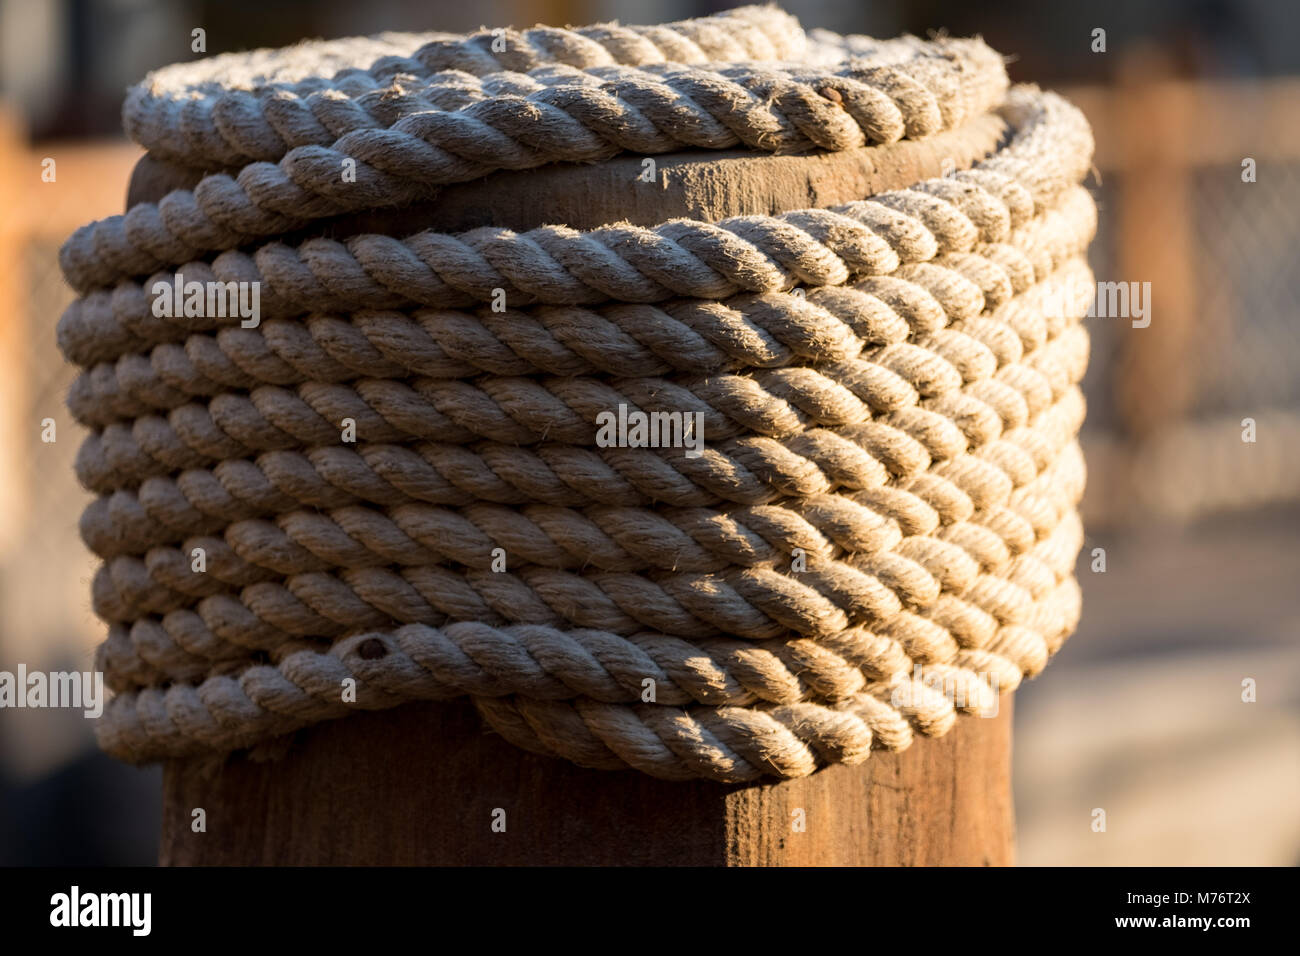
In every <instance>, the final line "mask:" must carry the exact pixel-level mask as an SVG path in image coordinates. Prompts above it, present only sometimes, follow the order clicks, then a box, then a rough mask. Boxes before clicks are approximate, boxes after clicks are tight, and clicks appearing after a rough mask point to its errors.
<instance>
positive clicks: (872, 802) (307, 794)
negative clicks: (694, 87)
mask: <svg viewBox="0 0 1300 956" xmlns="http://www.w3.org/2000/svg"><path fill="white" fill-rule="evenodd" d="M1003 132H1004V128H1003V124H1002V123H1001V121H1000V120H998V119H996V118H994V117H981V118H979V119H977V120H975V121H973V122H972V123H970V124H968V125H967V126H966V127H963V128H962V129H960V130H956V131H953V132H949V133H945V134H942V135H939V136H935V137H932V138H930V139H928V140H924V141H921V142H915V143H913V142H904V143H896V144H893V145H890V146H883V147H873V148H865V149H860V150H854V151H850V152H844V153H834V154H816V155H808V156H779V157H775V156H756V155H754V154H752V153H743V152H735V153H699V152H691V153H679V154H673V155H670V156H656V157H653V159H654V161H655V170H656V173H655V179H654V181H653V182H644V181H642V180H641V179H639V176H640V174H641V173H642V171H643V169H644V168H645V167H644V165H643V158H642V157H620V158H618V159H615V160H611V161H610V162H607V163H602V164H599V165H595V166H578V165H558V166H554V167H547V168H545V169H540V170H535V171H528V172H500V173H496V174H493V175H492V176H490V177H487V178H485V179H483V180H481V181H478V182H475V183H469V184H465V185H460V186H454V187H449V188H447V189H445V190H443V191H442V192H441V193H440V195H439V196H438V197H437V201H436V202H433V203H427V204H423V205H419V206H412V207H408V208H406V209H403V210H398V211H385V212H375V213H371V214H366V215H363V216H351V217H343V218H340V219H339V220H335V221H332V222H330V223H328V224H325V225H324V226H323V227H321V228H318V229H317V232H318V233H319V232H320V231H322V229H324V230H328V232H329V234H331V235H334V236H339V235H346V234H348V233H350V232H353V231H357V230H373V231H383V232H387V233H389V234H393V235H403V234H407V233H410V232H414V231H417V230H418V229H424V228H436V229H442V230H458V229H465V228H470V227H473V226H479V225H484V224H488V223H491V224H494V225H499V226H507V227H510V228H514V229H526V228H531V227H532V226H536V225H539V224H542V223H547V222H563V223H566V224H568V225H571V226H574V227H575V228H591V227H594V226H598V225H601V224H604V223H608V222H615V221H622V220H626V221H631V222H634V223H640V224H654V223H658V222H662V221H664V220H666V219H671V218H674V217H680V216H690V217H694V218H701V219H713V220H716V219H719V218H722V217H725V216H728V215H735V214H753V213H775V212H781V211H785V210H789V209H799V208H806V207H809V206H830V205H835V204H838V203H843V202H848V201H851V200H855V199H861V198H864V197H866V196H869V195H871V194H873V193H877V192H881V191H884V190H888V189H895V188H899V187H903V186H907V185H911V184H912V183H915V182H917V181H920V180H923V179H926V178H930V177H933V176H938V175H941V174H942V173H943V172H944V171H945V169H951V168H956V169H962V168H966V167H967V166H969V165H970V164H971V163H972V162H974V161H976V160H978V159H979V158H981V157H983V156H985V155H988V154H989V153H990V152H992V151H993V150H994V149H995V148H996V145H997V142H998V140H999V137H1000V136H1001V135H1002V133H1003ZM194 176H195V174H194V173H192V172H187V171H185V170H177V169H173V168H168V167H166V166H165V165H164V164H160V163H156V162H154V161H152V160H150V161H148V162H146V163H143V164H142V165H141V166H139V167H137V171H136V174H135V176H134V177H133V178H134V181H133V183H132V188H131V191H130V200H129V201H130V202H140V201H144V200H148V199H155V198H157V197H158V196H159V195H160V194H161V192H163V191H165V190H166V189H167V188H169V187H172V186H175V185H177V184H182V183H187V182H192V181H193V179H194ZM1009 703H1010V702H1009V700H1008V699H1004V700H1003V701H1002V709H1001V713H1000V714H999V715H998V716H997V717H995V718H989V719H977V718H973V717H963V718H962V719H961V720H959V722H958V724H957V726H956V728H955V729H954V730H953V731H951V732H950V733H949V734H948V735H947V736H946V737H944V738H941V739H938V740H926V739H923V738H919V739H918V740H917V742H916V743H915V744H914V745H913V746H912V747H911V749H910V750H908V751H906V752H904V753H901V754H890V753H885V752H879V753H875V754H873V755H872V757H871V759H870V760H868V761H867V762H866V763H864V764H862V765H859V766H855V767H846V766H842V765H841V766H833V767H829V768H827V769H825V770H823V771H821V772H819V773H817V774H814V775H812V776H810V777H807V778H803V779H799V780H790V781H784V782H773V783H768V784H757V785H752V786H720V785H718V784H713V783H707V782H695V783H668V782H664V781H660V780H655V779H653V778H650V777H648V776H645V775H643V774H640V773H636V772H631V771H629V772H618V773H615V772H608V771H593V770H584V769H582V768H579V767H576V766H573V765H570V764H568V763H566V762H564V761H560V760H554V759H548V758H543V757H538V756H535V755H533V754H529V753H526V752H524V751H521V750H519V749H517V748H515V747H513V746H511V745H509V744H507V743H506V742H505V741H503V740H501V739H500V738H499V737H497V736H495V735H494V734H490V733H488V732H485V731H484V729H483V728H482V726H481V724H480V722H479V720H478V718H477V715H476V714H475V713H474V710H473V707H472V705H471V704H470V703H469V702H468V701H466V700H461V701H455V702H451V703H441V704H428V703H421V704H410V705H407V706H404V707H400V708H397V709H395V710H392V711H387V712H383V713H358V714H356V715H353V716H351V717H349V718H347V719H344V720H339V721H334V722H331V723H327V724H322V725H319V726H316V727H313V728H310V729H309V730H306V731H303V732H301V733H300V734H299V735H298V736H297V738H296V739H295V740H294V742H293V743H292V745H291V746H290V748H289V752H288V753H287V755H285V756H284V757H283V758H282V759H280V760H278V761H273V762H264V763H256V762H253V761H251V760H249V759H248V758H247V757H244V756H234V757H232V758H230V759H229V760H227V761H225V762H224V764H222V765H220V766H218V767H214V766H213V761H211V760H204V759H196V760H186V761H173V762H171V763H170V764H169V765H168V766H167V768H166V772H165V783H164V794H165V810H164V819H163V834H162V851H161V862H163V863H165V864H324V863H335V864H340V863H343V864H402V863H404V864H611V865H618V864H637V865H645V864H653V865H674V864H695V865H782V864H784V865H806V864H909V865H910V864H961V865H1005V864H1009V863H1010V862H1011V860H1012V841H1013V829H1014V827H1013V820H1012V809H1011V795H1010V747H1011V732H1010V727H1011V724H1010V712H1009V711H1010V707H1009ZM200 807H201V808H203V810H204V811H205V816H206V824H207V825H206V832H202V833H195V832H193V831H192V829H191V822H192V820H193V816H192V814H193V811H194V810H195V809H196V808H200ZM498 809H499V810H503V811H504V812H505V825H506V828H505V832H497V831H494V830H493V828H492V826H491V824H492V822H493V813H494V811H496V810H498ZM797 811H802V814H799V813H797ZM800 817H802V819H803V820H804V821H805V822H806V829H803V830H800V829H798V828H797V827H796V826H795V823H796V821H797V820H798V819H799V818H800Z"/></svg>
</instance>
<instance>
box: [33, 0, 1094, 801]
mask: <svg viewBox="0 0 1300 956" xmlns="http://www.w3.org/2000/svg"><path fill="white" fill-rule="evenodd" d="M988 113H994V114H996V115H997V116H999V117H1001V119H1002V120H1003V121H1004V122H1005V123H1006V126H1007V129H1008V133H1007V136H1006V138H1005V140H1004V142H1003V143H1002V144H1001V146H1000V147H999V148H998V149H997V150H996V152H994V153H993V154H992V155H989V156H988V157H986V158H985V159H983V160H982V161H980V162H978V163H976V164H975V165H974V166H972V167H971V168H969V169H965V170H961V171H956V172H953V173H952V174H951V175H947V176H944V177H941V178H939V179H933V180H928V181H925V182H921V183H917V184H916V185H914V186H912V187H910V188H907V189H900V190H895V191H891V192H888V193H883V194H879V195H874V196H870V197H864V198H862V199H860V200H858V201H855V202H850V203H847V204H844V205H840V206H835V207H833V208H829V209H804V210H797V211H790V212H784V213H780V214H776V215H770V216H763V215H748V216H735V217H731V218H727V219H723V220H721V221H719V222H702V221H693V220H674V221H671V222H666V223H662V224H660V225H657V226H652V227H639V226H632V225H629V224H626V223H624V224H611V225H607V226H604V227H601V228H597V229H592V230H587V231H579V230H575V229H572V228H568V227H564V226H545V227H542V228H538V229H533V230H530V231H527V232H523V233H516V232H512V231H509V230H505V229H500V228H483V229H476V230H472V231H469V232H465V233H459V234H445V233H438V232H433V231H424V232H420V233H418V234H416V235H411V236H406V237H404V238H403V237H397V236H389V235H380V234H360V235H354V236H351V237H350V238H346V239H336V238H329V237H326V236H324V235H317V236H315V237H312V238H306V239H301V238H296V237H294V236H292V235H290V234H294V233H297V232H299V231H300V230H303V229H304V228H310V227H311V226H312V224H313V223H317V224H319V223H321V222H322V221H326V220H329V219H331V218H332V217H337V216H341V215H344V214H348V213H354V212H359V211H365V210H372V209H378V208H390V207H396V206H399V205H403V204H408V203H411V202H416V201H424V200H428V199H430V198H432V197H433V196H435V195H436V193H437V189H438V188H440V187H441V186H444V185H446V184H450V183H457V182H464V181H467V180H470V179H473V178H477V177H481V176H483V175H486V174H487V173H489V172H492V171H494V170H500V169H528V168H533V167H537V166H540V165H543V164H549V163H555V162H562V161H564V162H572V161H583V162H593V161H600V160H604V159H608V158H610V157H613V156H616V155H618V154H621V153H628V152H631V153H634V154H638V155H653V154H658V153H663V152H667V151H671V150H679V149H682V148H686V147H693V148H707V149H723V148H731V147H735V146H737V145H743V146H744V147H747V148H749V149H752V150H756V151H764V152H769V153H774V152H788V151H793V150H810V149H821V150H844V149H853V148H857V147H862V146H864V145H874V144H884V143H890V142H894V141H897V140H899V139H903V138H910V139H917V138H922V137H926V136H930V135H932V134H935V133H938V132H940V131H943V130H947V129H952V128H955V127H958V126H960V125H961V124H962V123H964V122H966V121H968V120H973V119H975V118H978V117H980V116H983V115H985V114H988ZM124 117H125V125H126V128H127V131H128V132H129V133H130V134H131V135H132V136H133V137H134V138H135V139H136V140H137V141H138V142H140V143H141V144H142V145H144V146H145V147H147V148H148V149H149V150H150V152H151V154H153V155H154V156H156V157H159V158H163V159H166V160H168V161H170V162H173V163H175V164H177V165H180V166H189V167H193V168H196V169H206V170H213V169H220V170H221V171H217V172H210V173H209V174H208V175H206V176H204V177H203V178H202V179H201V181H199V182H198V185H197V186H196V187H195V188H194V189H192V190H175V191H173V192H171V193H169V194H168V195H167V196H166V197H165V198H163V199H162V200H161V201H159V202H157V203H139V204H137V205H135V206H134V207H132V208H131V210H130V211H129V212H127V213H126V214H125V215H124V216H118V217H113V218H111V219H107V220H103V221H100V222H97V223H93V224H91V225H89V226H86V227H83V228H82V229H80V230H78V231H77V233H76V234H75V235H74V236H73V237H72V238H71V239H69V240H68V242H67V244H66V245H65V246H64V248H63V250H62V255H61V261H62V265H63V269H64V273H65V275H66V277H67V279H68V281H69V283H70V284H71V285H72V286H73V287H74V288H75V289H76V290H77V291H78V292H79V294H80V298H79V299H78V300H77V301H76V302H74V303H73V304H72V305H71V306H70V307H69V308H68V310H67V312H66V313H65V314H64V316H63V318H62V320H61V321H60V323H59V330H58V335H59V343H60V347H61V348H62V349H63V352H64V354H65V355H66V356H67V358H68V359H69V361H72V362H74V363H76V364H78V365H79V366H82V372H81V374H80V375H79V377H78V378H77V380H76V382H75V383H74V385H73V387H72V390H71V392H70V395H69V406H70V408H71V409H72V411H73V413H74V415H75V416H76V417H77V418H78V420H80V421H81V422H83V423H85V424H86V425H87V426H89V428H90V429H91V432H90V434H89V435H88V437H87V438H86V440H85V442H84V444H83V446H82V448H81V450H80V452H79V455H78V458H77V470H78V475H79V477H80V478H81V480H82V482H83V483H84V484H85V485H86V487H87V488H89V489H91V490H92V491H93V492H95V493H96V494H97V495H98V496H99V497H98V498H97V500H95V501H94V502H93V503H92V504H91V505H90V506H89V507H88V508H87V510H86V512H85V514H84V516H83V520H82V532H83V537H84V538H85V540H86V542H87V544H88V545H89V546H90V547H91V548H92V549H93V550H94V551H95V552H96V553H97V554H98V555H100V556H101V557H102V558H103V559H104V564H103V566H102V567H101V569H100V571H99V572H98V573H97V574H96V576H95V579H94V582H93V586H92V591H93V598H94V606H95V610H96V612H97V613H98V614H99V615H100V616H101V617H103V618H104V619H105V620H106V621H107V622H108V623H109V633H108V639H107V640H106V641H105V643H104V644H103V645H102V646H101V648H100V654H99V657H100V663H101V665H102V667H103V668H104V670H105V672H106V674H107V677H108V680H109V683H110V686H111V687H112V688H113V689H114V691H115V696H114V698H113V700H112V701H111V702H110V704H109V706H108V708H107V710H106V713H105V715H104V717H103V719H102V720H101V721H100V723H99V726H98V733H99V737H100V741H101V744H102V745H103V746H104V747H105V748H106V749H107V750H108V751H109V752H111V753H113V754H115V755H118V756H121V757H123V758H126V759H131V760H137V761H139V760H153V759H159V758H164V757H171V756H181V755H186V754H194V753H202V752H212V751H231V750H238V749H244V748H251V747H258V746H259V745H261V744H263V743H265V742H267V741H269V740H271V739H272V738H275V737H277V736H280V735H284V734H287V733H291V732H292V731H294V730H296V729H298V728H301V727H304V726H307V725H309V724H312V723H315V722H318V721H322V720H327V719H333V718H337V717H341V716H344V715H346V714H347V713H349V712H351V711H353V710H356V709H358V708H360V709H381V708H386V707H393V706H396V705H398V704H401V703H403V702H406V701H410V700H418V699H446V698H451V697H456V696H461V695H471V696H472V697H473V699H474V702H475V704H476V706H477V707H478V709H479V711H480V712H481V713H482V714H483V716H484V717H485V718H486V720H487V721H488V722H489V724H490V725H491V726H492V727H493V728H494V729H495V730H497V731H498V732H499V733H501V734H502V735H503V736H505V737H506V738H508V739H510V740H511V741H513V742H515V743H516V744H518V745H520V746H522V747H525V748H528V749H530V750H534V751H537V752H541V753H547V754H555V755H560V756H563V757H566V758H568V759H570V760H573V761H576V762H577V763H579V764H582V765H584V766H591V767H610V768H626V767H629V766H631V767H635V768H637V769H640V770H642V771H645V772H647V773H651V774H654V775H656V776H660V777H666V778H673V779H685V778H692V777H705V778H709V779H714V780H718V781H724V782H736V781H746V780H752V779H755V778H758V777H760V776H764V775H776V776H784V777H790V776H799V775H803V774H807V773H810V772H812V771H813V770H814V769H816V767H818V766H819V765H823V764H825V763H828V762H856V761H859V760H862V759H864V758H865V757H866V756H867V755H868V754H869V753H870V751H871V749H873V748H881V747H883V748H889V749H901V748H904V747H906V746H907V745H908V743H909V742H910V740H911V738H912V734H913V733H914V732H921V733H926V734H941V733H944V732H945V731H946V730H947V729H949V728H950V727H951V726H952V724H953V723H954V721H955V719H956V715H957V713H958V711H966V712H970V713H975V714H979V713H987V712H989V711H990V710H991V709H992V708H993V707H994V706H995V704H996V697H997V694H998V693H1001V692H1005V691H1008V690H1011V689H1013V688H1014V687H1015V686H1017V685H1018V684H1019V682H1020V681H1021V679H1022V678H1023V677H1025V676H1032V675H1033V674H1035V673H1037V672H1038V671H1039V670H1041V668H1042V667H1043V666H1044V665H1045V664H1046V662H1047V659H1048V658H1049V657H1050V656H1051V655H1052V654H1053V653H1054V652H1055V651H1056V650H1057V648H1058V647H1059V646H1060V644H1061V643H1062V641H1064V639H1065V638H1066V636H1067V635H1068V634H1069V633H1070V632H1071V631H1072V629H1073V628H1074V626H1075V624H1076V622H1077V619H1078V613H1079V592H1078V587H1077V584H1076V583H1075V581H1074V579H1073V576H1072V568H1073V563H1074V559H1075V556H1076V555H1077V553H1078V550H1079V548H1080V546H1081V542H1082V531H1081V527H1080V524H1079V521H1078V516H1077V513H1076V508H1075V506H1076V504H1077V502H1078V500H1079V497H1080V495H1081V493H1082V487H1083V463H1082V458H1081V456H1080V454H1079V449H1078V444H1077V441H1076V435H1077V432H1078V429H1079V426H1080V424H1081V421H1082V418H1083V411H1084V408H1083V399H1082V395H1081V393H1080V391H1079V388H1078V383H1079V381H1080V380H1081V378H1082V375H1083V372H1084V369H1085V366H1086V362H1087V353H1088V338H1087V335H1086V333H1085V331H1084V330H1083V328H1082V325H1081V324H1080V321H1079V320H1080V318H1081V317H1082V316H1083V315H1084V313H1085V311H1086V309H1087V302H1088V297H1087V296H1086V295H1084V294H1082V291H1081V290H1084V289H1086V287H1087V283H1089V282H1090V281H1091V275H1090V273H1089V272H1088V268H1087V266H1086V264H1085V262H1084V260H1083V253H1084V251H1085V249H1086V246H1087V243H1088V242H1089V240H1090V239H1091V237H1092V234H1093V231H1094V229H1095V225H1096V213H1095V208H1094V206H1093V203H1092V200H1091V198H1090V196H1089V195H1088V193H1087V192H1086V190H1084V189H1083V188H1082V186H1081V185H1080V183H1081V181H1082V179H1083V178H1084V176H1085V174H1086V173H1087V171H1088V169H1089V166H1090V163H1091V154H1092V140H1091V134H1090V132H1089V130H1088V127H1087V124H1086V122H1085V121H1084V119H1083V117H1082V116H1081V115H1080V114H1079V113H1078V111H1076V110H1075V109H1074V108H1073V107H1071V106H1069V105H1068V104H1067V103H1065V102H1064V101H1063V100H1061V99H1060V98H1058V97H1055V96H1053V95H1051V94H1048V93H1042V92H1039V91H1038V90H1036V89H1033V88H1028V87H1017V88H1013V89H1008V87H1007V81H1006V76H1005V73H1004V71H1003V69H1002V63H1001V59H1000V58H999V57H998V56H997V55H996V54H994V53H993V52H992V51H990V50H989V49H988V48H987V47H985V46H984V45H983V44H982V43H981V42H979V41H978V40H953V39H941V40H934V41H922V40H917V39H915V38H903V39H899V40H891V41H876V40H871V39H869V38H865V37H838V36H835V35H833V34H827V33H824V32H815V33H814V34H812V35H805V34H804V33H803V32H802V30H801V29H799V27H798V24H797V23H796V22H795V21H793V18H790V17H788V16H787V15H785V14H783V13H781V12H780V11H778V10H776V9H775V8H771V7H765V8H757V7H751V8H742V9H740V10H735V11H730V12H728V13H725V14H720V15H717V16H713V17H707V18H703V19H699V20H691V21H685V22H682V23H674V24H668V25H665V26H653V27H622V26H616V25H604V26H597V27H588V28H583V29H576V30H573V29H566V30H559V29H551V28H541V27H539V28H536V29H533V30H528V31H524V32H515V31H495V32H491V31H485V32H483V33H480V34H475V35H472V36H468V37H460V36H451V35H446V34H430V35H424V36H410V35H397V34H389V35H383V36H380V37H375V38H368V39H364V40H347V41H331V42H328V43H315V44H305V45H302V46H299V47H295V48H292V49H289V50H283V51H272V52H268V51H261V52H258V53H253V54H241V55H227V56H220V57H214V58H211V59H209V60H205V61H201V62H199V63H195V64H184V65H180V66H174V67H169V68H167V69H165V70H161V71H159V72H158V73H155V74H153V75H152V76H150V77H149V78H148V79H147V80H146V81H145V82H144V83H143V84H141V85H140V86H139V87H137V88H136V89H134V90H133V91H132V92H131V93H130V95H129V96H128V98H127V102H126V106H125V108H124ZM348 159H350V160H353V161H355V171H356V176H355V182H341V181H340V176H339V169H340V164H341V162H342V161H343V160H348ZM177 274H183V275H184V277H185V279H186V281H195V280H197V281H199V282H222V283H228V282H256V283H258V284H259V285H258V288H259V289H260V302H261V315H262V318H263V321H262V322H261V324H260V325H258V326H257V327H256V328H243V327H241V326H240V325H239V319H238V318H224V317H213V316H203V315H200V316H175V317H160V316H158V315H155V314H154V311H153V309H152V302H153V299H152V295H151V293H150V290H151V289H152V288H153V286H154V284H155V283H156V282H159V281H161V282H165V283H171V282H172V281H173V279H174V278H175V277H176V275H177ZM1062 290H1066V293H1067V294H1065V295H1064V296H1063V295H1062ZM1070 290H1073V291H1070ZM503 294H504V296H505V301H506V305H507V308H506V309H505V310H504V311H501V310H499V309H496V310H494V309H493V308H491V307H489V306H488V305H486V304H485V303H490V302H494V300H496V299H499V297H500V296H501V295H503ZM620 405H626V406H627V407H629V408H632V409H638V410H642V411H645V412H659V411H662V412H670V413H671V412H678V413H680V412H687V413H699V414H700V415H701V416H702V421H703V435H704V436H705V437H706V442H705V445H704V447H703V449H702V452H701V454H699V455H698V457H697V456H692V455H688V454H686V453H685V450H683V449H663V448H659V449H656V448H626V447H601V446H600V445H599V444H598V442H597V441H596V431H597V425H596V422H597V416H598V415H599V414H600V413H602V412H606V411H610V410H612V409H615V408H617V407H618V406H620ZM349 419H350V420H351V421H352V422H354V423H355V427H356V434H357V441H356V443H350V442H348V441H344V440H341V437H340V436H341V434H342V428H343V423H344V422H345V420H349ZM195 549H202V553H203V554H204V555H205V556H206V566H205V567H204V569H203V570H202V571H201V572H196V571H195V570H194V569H193V566H192V562H191V556H192V555H193V554H194V553H196V551H195ZM502 551H503V552H504V553H505V554H506V555H508V556H509V561H508V568H509V570H501V569H500V568H499V567H498V566H497V564H496V562H495V556H496V555H499V554H500V553H502ZM352 682H355V686H356V694H355V698H354V699H353V698H351V697H349V696H347V695H346V694H344V693H343V688H344V687H345V686H347V685H348V684H349V683H352ZM647 687H649V688H651V689H652V693H647Z"/></svg>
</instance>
